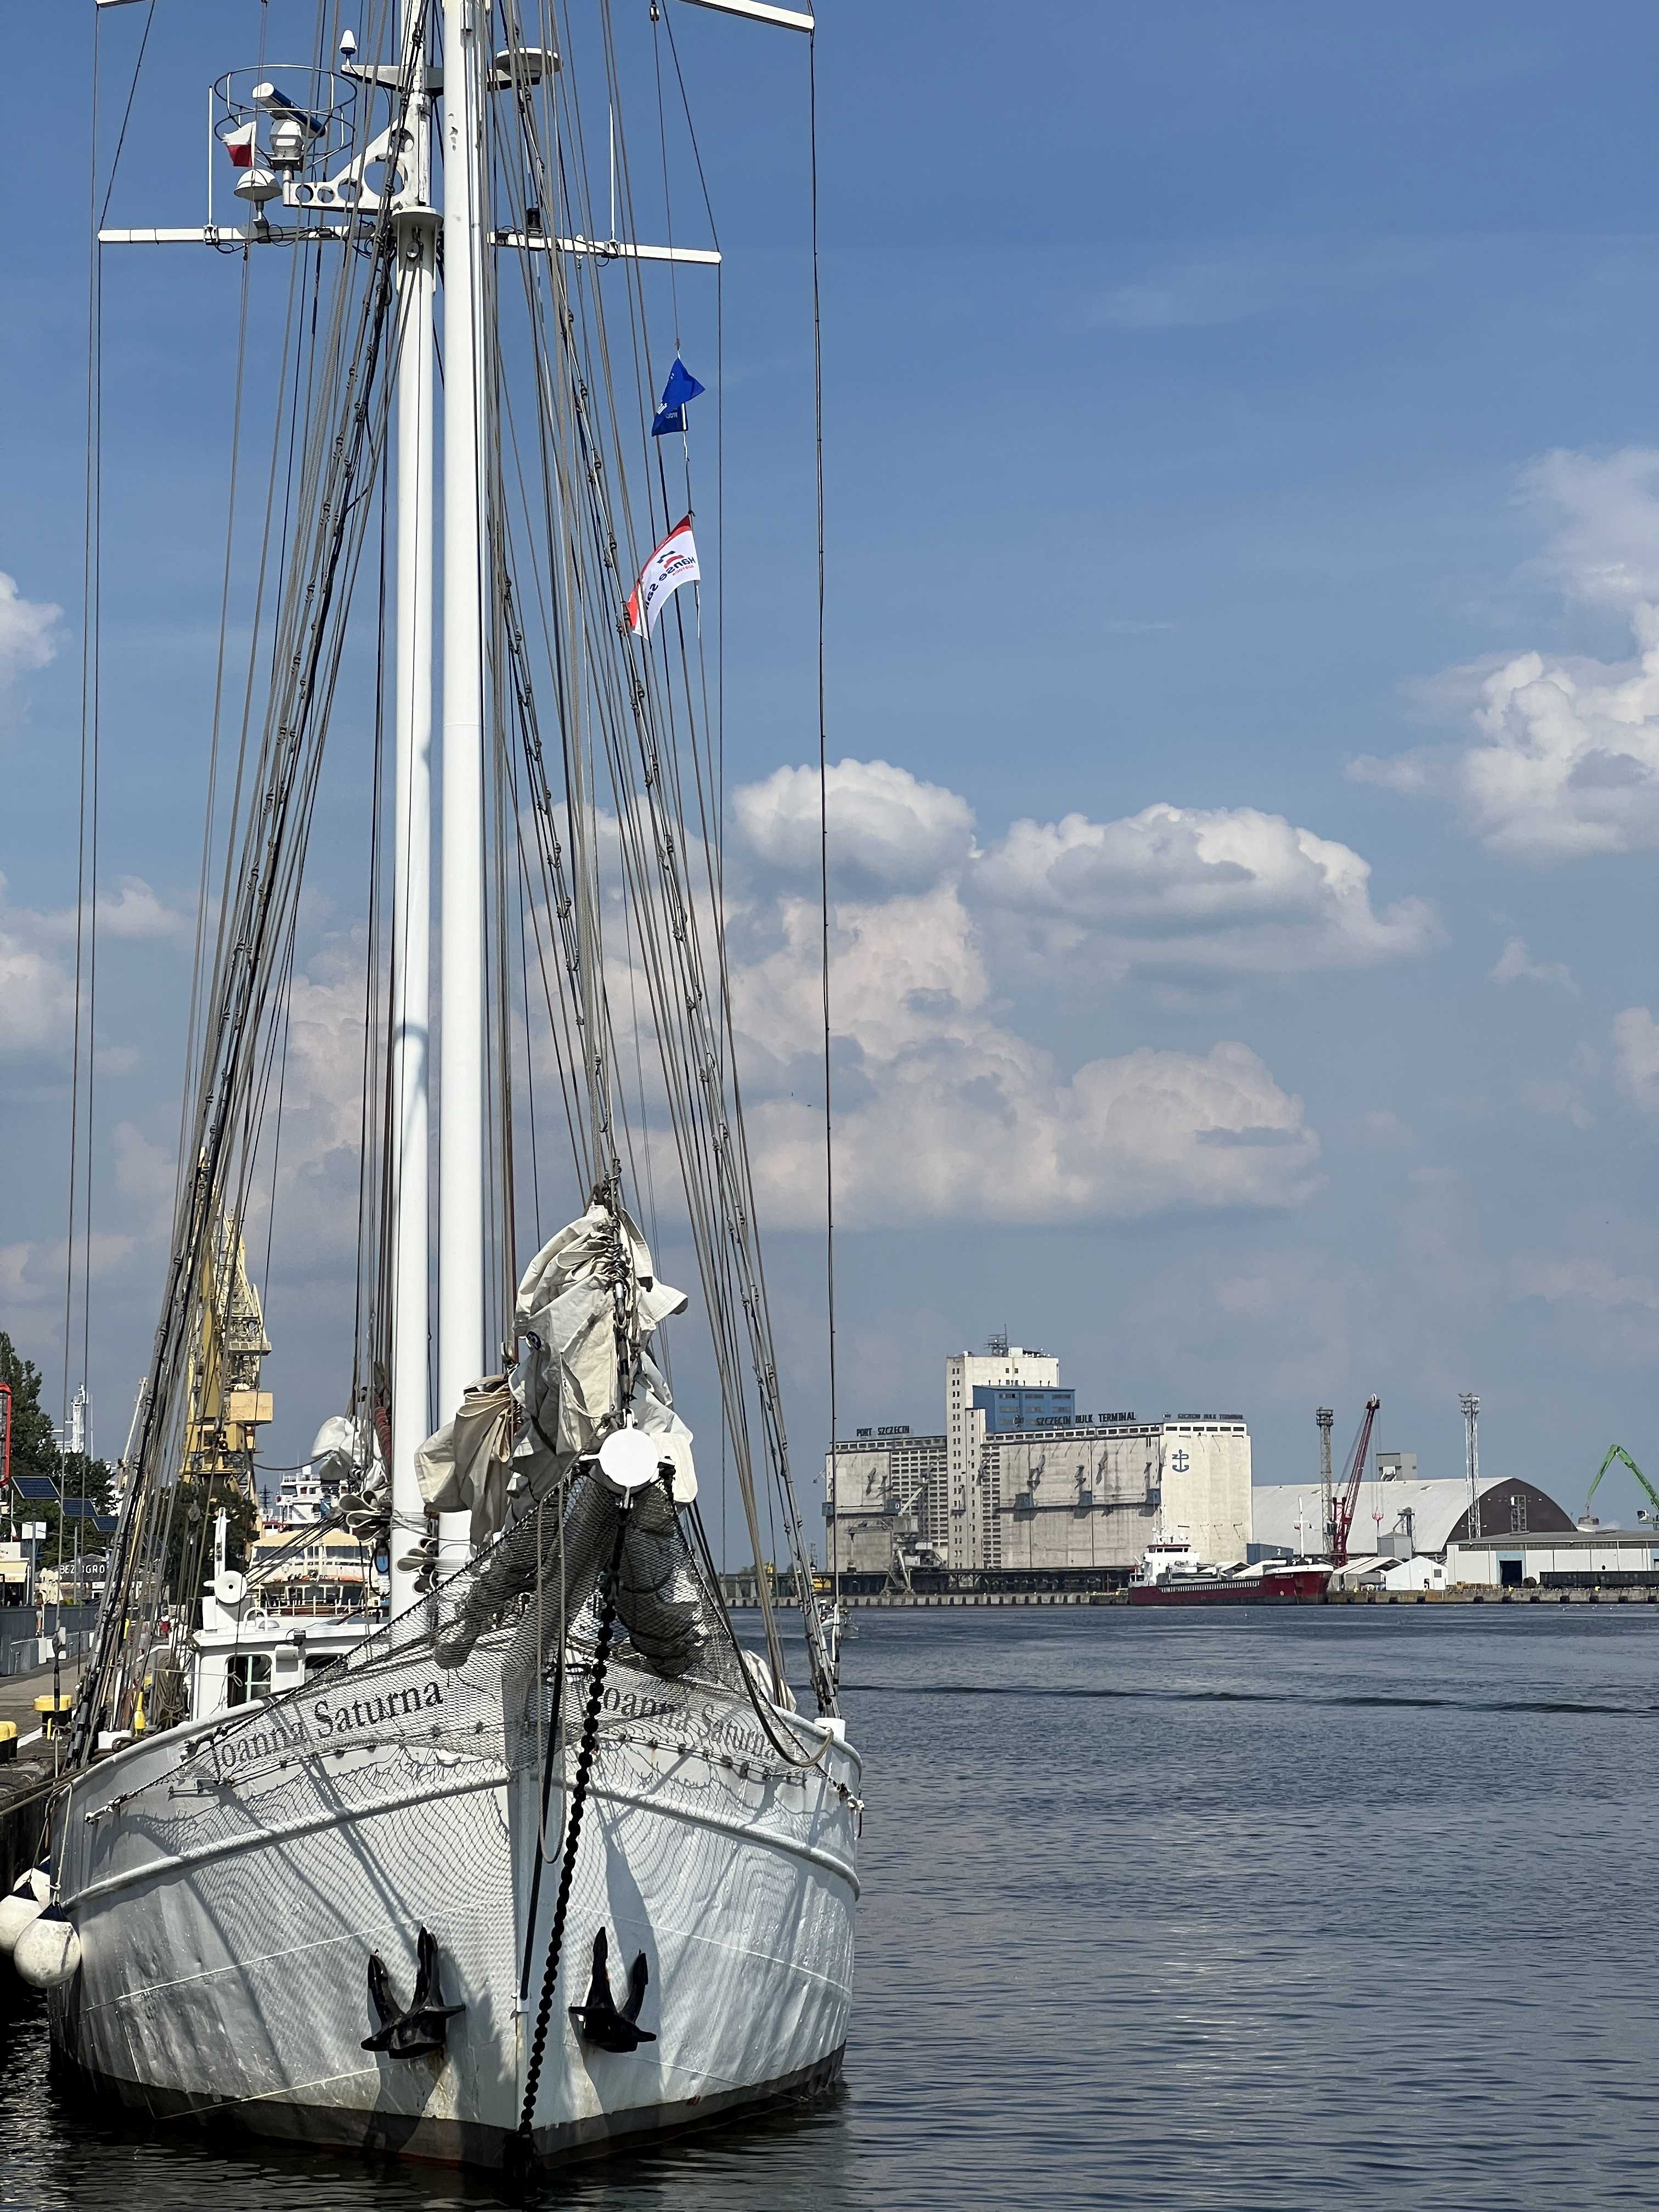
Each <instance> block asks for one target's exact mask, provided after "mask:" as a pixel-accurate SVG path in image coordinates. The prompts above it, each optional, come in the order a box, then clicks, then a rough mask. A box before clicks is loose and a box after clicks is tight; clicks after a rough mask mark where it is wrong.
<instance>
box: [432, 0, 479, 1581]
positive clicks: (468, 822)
mask: <svg viewBox="0 0 1659 2212" xmlns="http://www.w3.org/2000/svg"><path fill="white" fill-rule="evenodd" d="M481 18H483V9H482V8H481V7H480V6H479V5H478V0H443V23H444V216H443V225H444V544H443V572H444V606H443V647H444V666H443V794H442V795H443V819H442V835H441V854H442V861H441V884H442V898H443V907H442V914H441V931H442V935H441V940H440V945H441V949H440V955H439V977H440V984H441V991H442V1020H443V1041H442V1051H441V1056H440V1060H439V1075H438V1110H439V1124H438V1413H439V1415H440V1418H441V1419H444V1420H448V1419H450V1418H451V1417H452V1416H453V1414H454V1413H457V1412H458V1411H459V1407H460V1403H461V1398H462V1394H463V1393H464V1392H465V1389H466V1386H467V1384H468V1383H471V1382H472V1381H473V1380H474V1379H475V1378H476V1377H477V1376H479V1375H481V1374H483V1371H484V1370H485V1367H486V1364H487V1362H486V1360H485V1357H484V1340H483V1339H484V1176H485V1153H484V1115H483V1100H484V1073H485V1071H484V1006H483V928H484V883H483V766H484V762H483V574H482V566H481V552H482V547H483V514H482V507H483V486H482V483H481V471H480V465H479V461H480V456H479V450H478V448H479V437H478V354H479V337H480V330H479V325H480V320H481V305H482V302H481V296H480V295H481V291H482V254H483V236H482V230H481V212H482V210H481V207H480V202H481V200H482V197H483V162H482V151H483V149H482V139H483V54H482V52H481ZM466 1528H467V1522H466V1516H465V1515H463V1514H447V1515H445V1516H443V1517H442V1521H441V1526H440V1553H439V1560H440V1568H441V1571H442V1572H444V1573H449V1572H453V1571H454V1569H456V1568H457V1567H459V1565H462V1564H463V1562H464V1560H465V1556H466V1553H465V1546H466Z"/></svg>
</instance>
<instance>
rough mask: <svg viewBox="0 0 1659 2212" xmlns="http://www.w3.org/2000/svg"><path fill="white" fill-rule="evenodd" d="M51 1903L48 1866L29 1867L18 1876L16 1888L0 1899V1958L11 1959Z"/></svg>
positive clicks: (50, 1883) (50, 1878)
mask: <svg viewBox="0 0 1659 2212" xmlns="http://www.w3.org/2000/svg"><path fill="white" fill-rule="evenodd" d="M51 1901H52V1876H51V1875H49V1874H48V1873H47V1872H46V1869H45V1867H30V1868H29V1869H27V1871H26V1872H25V1873H23V1874H21V1875H18V1877H17V1882H16V1886H15V1887H14V1888H13V1889H12V1890H11V1891H10V1892H9V1894H8V1895H6V1896H5V1897H0V1958H7V1959H9V1957H10V1956H11V1954H12V1952H13V1951H14V1949H15V1948H16V1943H17V1939H18V1937H19V1936H21V1934H22V1932H23V1930H24V1929H26V1928H27V1927H28V1926H29V1924H30V1923H31V1922H33V1921H34V1920H37V1919H38V1918H39V1917H40V1912H41V1910H42V1908H43V1907H44V1906H46V1905H49V1904H50V1903H51Z"/></svg>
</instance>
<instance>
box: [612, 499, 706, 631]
mask: <svg viewBox="0 0 1659 2212" xmlns="http://www.w3.org/2000/svg"><path fill="white" fill-rule="evenodd" d="M701 576H702V569H701V568H699V567H698V566H697V545H696V539H695V538H693V537H692V535H691V518H690V515H689V514H688V515H687V516H686V518H685V520H684V522H677V523H676V524H675V525H674V527H673V528H672V529H671V531H670V532H669V533H668V535H667V537H666V538H664V539H663V541H662V544H660V545H659V546H658V548H657V550H656V551H655V552H654V553H653V555H652V556H651V558H650V559H649V560H648V561H647V562H646V564H645V566H644V568H641V571H640V580H639V581H638V583H637V584H635V586H634V590H633V593H632V596H631V597H630V598H629V602H628V627H629V629H631V630H632V631H633V633H634V635H635V637H649V636H650V635H651V632H652V631H653V629H655V627H656V622H657V617H658V615H659V613H660V612H661V611H662V609H663V608H664V606H665V605H666V604H667V603H668V601H669V600H670V599H671V598H672V597H673V595H674V593H675V592H678V589H679V587H680V586H681V585H682V584H695V583H696V581H697V580H698V579H699V578H700V577H701Z"/></svg>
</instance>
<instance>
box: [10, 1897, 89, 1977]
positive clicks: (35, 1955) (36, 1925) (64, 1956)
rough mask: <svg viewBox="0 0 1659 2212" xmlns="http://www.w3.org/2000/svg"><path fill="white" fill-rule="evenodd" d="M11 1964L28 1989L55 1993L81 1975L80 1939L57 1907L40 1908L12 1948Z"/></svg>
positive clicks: (46, 1906)
mask: <svg viewBox="0 0 1659 2212" xmlns="http://www.w3.org/2000/svg"><path fill="white" fill-rule="evenodd" d="M11 1963H12V1964H13V1966H15V1967H16V1969H17V1972H18V1977H19V1978H20V1979H21V1980H22V1981H25V1982H27V1984H29V1986H30V1988H31V1989H36V1990H55V1989H58V1988H60V1987H61V1986H62V1984H64V1983H65V1982H72V1981H73V1980H74V1979H75V1977H76V1974H78V1973H79V1972H80V1971H81V1938H80V1937H79V1936H77V1935H76V1932H75V1930H74V1929H73V1928H72V1927H71V1925H70V1922H69V1919H68V1917H67V1916H66V1915H65V1914H64V1911H62V1910H61V1909H60V1908H59V1907H58V1905H45V1906H43V1907H42V1908H41V1910H40V1912H38V1913H37V1914H36V1916H35V1917H34V1918H33V1920H32V1921H30V1923H29V1924H28V1926H27V1928H26V1929H24V1930H23V1932H22V1934H21V1936H19V1937H18V1939H17V1941H16V1942H15V1944H14V1945H13V1947H12V1954H11Z"/></svg>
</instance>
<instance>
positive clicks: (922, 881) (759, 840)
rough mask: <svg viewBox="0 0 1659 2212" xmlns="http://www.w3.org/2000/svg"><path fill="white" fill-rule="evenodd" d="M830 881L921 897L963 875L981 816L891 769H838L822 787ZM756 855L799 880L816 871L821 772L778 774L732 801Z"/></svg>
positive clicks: (953, 796) (879, 765) (876, 764)
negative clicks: (918, 893) (928, 888)
mask: <svg viewBox="0 0 1659 2212" xmlns="http://www.w3.org/2000/svg"><path fill="white" fill-rule="evenodd" d="M823 796H824V798H825V799H826V800H827V809H826V811H827V815H828V820H829V872H830V878H831V881H832V882H834V883H836V884H848V883H849V882H850V883H853V884H860V885H863V886H866V887H868V886H872V885H875V886H879V887H880V888H882V889H883V890H921V889H923V888H924V887H925V886H926V885H927V884H931V883H936V882H938V881H939V878H941V877H943V876H945V875H948V874H950V873H951V872H953V871H954V870H955V869H957V868H958V867H960V866H961V865H962V863H963V861H964V860H966V859H967V857H968V854H969V851H970V850H971V848H972V846H973V839H974V814H973V809H972V808H971V807H970V806H969V804H968V802H967V800H966V799H963V798H962V797H961V796H959V794H958V793H956V792H954V791H948V790H946V789H945V787H944V785H942V784H938V783H923V782H922V781H921V780H920V779H919V778H918V777H916V776H914V775H911V774H910V772H909V770H908V769H902V768H895V767H893V766H892V765H891V764H890V763H889V762H887V761H881V760H875V761H857V760H843V761H838V762H836V764H835V766H834V767H832V768H830V769H829V770H828V771H827V773H826V775H825V777H824V791H823ZM732 815H733V817H734V820H735V824H736V828H737V831H738V839H739V841H740V842H741V844H742V845H743V847H744V848H746V851H747V853H748V854H749V855H750V857H751V858H752V859H753V860H757V861H759V862H761V863H763V865H764V866H767V867H769V868H775V869H777V870H779V871H780V872H782V873H784V874H787V875H792V876H802V875H816V874H817V870H818V865H819V841H820V834H821V833H820V826H819V790H818V772H817V769H815V768H780V769H775V770H774V771H773V773H772V774H771V775H769V776H767V777H766V778H764V780H763V781H761V782H759V783H750V784H744V786H743V787H741V789H739V790H738V792H737V793H735V794H734V795H733V799H732Z"/></svg>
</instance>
